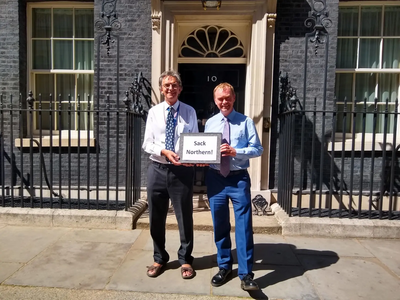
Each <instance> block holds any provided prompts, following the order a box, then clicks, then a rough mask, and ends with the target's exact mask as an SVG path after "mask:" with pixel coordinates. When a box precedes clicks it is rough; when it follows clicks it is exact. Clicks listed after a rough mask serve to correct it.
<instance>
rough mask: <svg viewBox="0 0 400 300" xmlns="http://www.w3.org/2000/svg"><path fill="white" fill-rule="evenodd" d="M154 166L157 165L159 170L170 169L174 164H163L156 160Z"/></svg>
mask: <svg viewBox="0 0 400 300" xmlns="http://www.w3.org/2000/svg"><path fill="white" fill-rule="evenodd" d="M153 165H155V166H156V167H157V168H159V169H168V168H169V167H171V166H173V164H162V163H159V162H157V161H154V160H153Z"/></svg>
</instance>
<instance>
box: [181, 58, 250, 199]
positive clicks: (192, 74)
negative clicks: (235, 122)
mask: <svg viewBox="0 0 400 300" xmlns="http://www.w3.org/2000/svg"><path fill="white" fill-rule="evenodd" d="M178 72H179V73H180V74H181V79H182V84H183V90H182V93H181V94H180V96H179V100H180V101H182V102H184V103H186V104H189V105H190V106H192V107H193V108H194V109H195V110H196V113H197V121H198V126H199V131H200V132H204V125H205V124H206V121H207V120H208V119H209V118H210V117H212V116H213V115H215V114H217V113H218V112H219V110H218V108H217V106H216V105H215V103H214V98H213V91H214V88H215V87H216V86H217V85H218V84H220V83H222V82H228V83H230V84H231V85H232V86H233V88H234V89H235V94H236V101H235V104H234V108H235V110H236V111H238V112H240V113H242V114H243V113H244V95H245V86H246V65H245V64H179V65H178ZM206 172H207V167H195V183H194V192H195V193H205V192H206V186H205V182H204V180H205V173H206Z"/></svg>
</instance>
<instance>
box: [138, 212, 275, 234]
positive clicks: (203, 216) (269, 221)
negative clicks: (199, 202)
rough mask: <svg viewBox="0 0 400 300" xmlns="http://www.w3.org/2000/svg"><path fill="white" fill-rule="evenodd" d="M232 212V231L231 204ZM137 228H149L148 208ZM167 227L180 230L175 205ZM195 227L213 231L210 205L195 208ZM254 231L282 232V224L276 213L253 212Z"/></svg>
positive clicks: (232, 229)
mask: <svg viewBox="0 0 400 300" xmlns="http://www.w3.org/2000/svg"><path fill="white" fill-rule="evenodd" d="M230 209H231V212H230V216H231V231H232V232H234V231H235V223H234V217H233V215H234V214H233V208H232V206H230ZM134 228H137V229H149V215H148V211H147V210H146V211H145V212H144V213H143V214H142V215H141V216H140V217H139V218H138V219H137V222H136V223H135V224H134ZM166 228H167V229H170V230H178V224H177V222H176V218H175V214H174V211H173V207H172V206H171V207H170V209H169V212H168V215H167V221H166ZM193 228H194V230H199V231H213V223H212V218H211V212H210V209H209V208H208V207H194V208H193ZM253 232H254V233H263V234H282V226H281V225H279V223H278V221H277V220H276V218H275V217H274V215H273V214H272V213H271V212H269V213H267V215H263V216H259V215H255V214H254V213H253Z"/></svg>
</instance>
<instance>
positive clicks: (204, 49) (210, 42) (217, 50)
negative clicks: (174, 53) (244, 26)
mask: <svg viewBox="0 0 400 300" xmlns="http://www.w3.org/2000/svg"><path fill="white" fill-rule="evenodd" d="M179 57H208V58H214V57H215V58H220V57H238V58H244V57H245V51H244V47H243V44H242V42H241V41H240V39H239V38H238V37H237V36H236V35H235V34H234V33H233V32H232V31H230V30H229V29H226V28H223V27H220V26H216V25H210V26H204V27H200V28H198V29H196V30H194V31H193V32H191V33H190V34H189V35H188V36H187V37H186V39H185V40H184V41H183V43H182V45H181V49H180V51H179Z"/></svg>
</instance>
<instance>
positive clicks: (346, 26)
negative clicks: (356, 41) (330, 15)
mask: <svg viewBox="0 0 400 300" xmlns="http://www.w3.org/2000/svg"><path fill="white" fill-rule="evenodd" d="M357 29H358V7H341V8H340V9H339V21H338V36H357Z"/></svg>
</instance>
